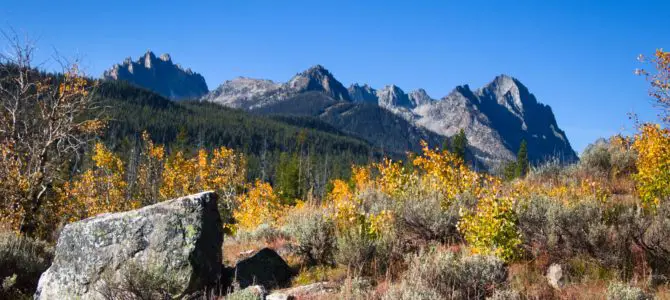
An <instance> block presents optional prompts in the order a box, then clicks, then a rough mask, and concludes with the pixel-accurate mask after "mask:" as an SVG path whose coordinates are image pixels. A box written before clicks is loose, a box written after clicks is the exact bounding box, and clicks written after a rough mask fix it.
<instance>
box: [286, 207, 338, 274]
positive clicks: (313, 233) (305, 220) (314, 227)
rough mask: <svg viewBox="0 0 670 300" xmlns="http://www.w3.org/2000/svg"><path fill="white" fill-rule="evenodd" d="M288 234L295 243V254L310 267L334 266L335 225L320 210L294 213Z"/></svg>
mask: <svg viewBox="0 0 670 300" xmlns="http://www.w3.org/2000/svg"><path fill="white" fill-rule="evenodd" d="M286 219H287V225H286V226H285V231H286V233H287V234H288V235H289V236H290V237H291V238H293V239H294V241H295V252H296V254H298V255H299V256H300V257H302V259H303V261H304V262H305V263H306V264H308V265H332V264H333V263H334V255H335V251H336V237H335V223H334V222H333V220H332V219H331V218H329V216H327V215H326V214H325V213H324V212H323V211H322V210H320V209H318V208H305V209H301V210H297V211H294V212H292V213H291V214H290V215H289V216H288V217H287V218H286Z"/></svg>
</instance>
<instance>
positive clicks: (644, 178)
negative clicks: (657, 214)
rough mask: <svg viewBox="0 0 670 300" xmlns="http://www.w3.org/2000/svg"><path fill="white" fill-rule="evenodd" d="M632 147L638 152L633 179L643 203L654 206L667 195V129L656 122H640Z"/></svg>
mask: <svg viewBox="0 0 670 300" xmlns="http://www.w3.org/2000/svg"><path fill="white" fill-rule="evenodd" d="M633 148H634V149H635V150H636V151H637V152H638V159H637V170H638V173H637V174H635V176H634V178H635V180H636V183H637V190H638V193H639V195H640V198H641V200H642V202H643V203H644V204H646V205H650V206H652V207H653V206H656V205H658V204H659V202H660V201H661V200H667V197H670V130H669V129H667V128H661V127H660V126H659V125H652V124H645V125H642V127H641V129H640V133H638V134H637V135H635V139H634V142H633Z"/></svg>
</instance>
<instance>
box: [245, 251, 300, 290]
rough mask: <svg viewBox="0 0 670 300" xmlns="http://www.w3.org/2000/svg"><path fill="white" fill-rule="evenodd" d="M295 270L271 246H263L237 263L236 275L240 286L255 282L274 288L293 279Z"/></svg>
mask: <svg viewBox="0 0 670 300" xmlns="http://www.w3.org/2000/svg"><path fill="white" fill-rule="evenodd" d="M292 275H293V271H292V270H291V268H290V267H289V266H288V264H286V262H285V261H284V259H282V258H281V256H279V254H277V252H275V251H274V250H272V249H270V248H263V249H261V250H259V251H258V252H256V253H255V254H254V255H252V256H250V257H248V258H245V259H242V260H240V261H239V262H237V263H236V264H235V270H234V276H235V280H237V281H238V282H239V284H240V287H243V288H244V287H248V286H251V285H254V284H258V285H262V286H264V287H265V288H268V289H272V288H275V287H281V286H284V285H286V284H288V283H290V281H291V276H292Z"/></svg>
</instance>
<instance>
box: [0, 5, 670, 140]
mask: <svg viewBox="0 0 670 300" xmlns="http://www.w3.org/2000/svg"><path fill="white" fill-rule="evenodd" d="M466 2H467V3H466ZM187 3H188V4H187ZM669 13H670V1H667V0H666V1H586V0H579V1H541V0H538V1H510V0H508V1H446V0H445V1H390V0H386V1H360V0H358V1H315V0H312V1H276V0H268V1H253V0H220V1H209V2H205V1H167V0H164V1H125V0H114V1H91V0H88V1H66V0H61V1H51V0H50V1H30V0H3V3H2V5H0V27H2V28H5V29H6V28H9V27H13V28H14V29H16V30H17V31H18V32H20V33H21V34H27V35H29V36H31V37H33V38H36V39H37V44H38V46H39V50H40V52H39V56H38V59H39V61H42V62H44V65H43V66H44V68H47V69H50V68H55V67H56V66H57V65H56V64H55V63H54V62H53V60H50V59H49V57H51V55H52V54H53V52H54V49H55V50H58V52H59V53H60V54H61V55H64V56H66V57H80V58H82V59H83V60H82V61H83V66H84V67H85V69H86V71H87V72H88V73H89V74H90V75H95V76H99V75H101V74H102V72H103V71H104V70H105V69H107V68H109V67H110V66H111V65H113V64H114V63H117V62H121V61H122V60H123V59H124V58H125V57H128V56H131V57H132V58H133V59H137V57H139V56H141V55H143V54H144V53H145V52H146V50H147V49H151V50H153V51H154V52H155V53H156V54H157V55H160V54H161V53H165V52H167V53H170V54H171V56H172V59H173V61H174V62H176V63H180V64H182V65H183V66H186V67H190V68H192V69H193V70H194V71H196V72H199V73H201V74H202V75H203V76H204V77H205V79H206V80H207V84H208V86H209V88H210V89H214V88H216V86H218V85H219V84H221V83H222V82H223V81H224V80H227V79H231V78H234V77H236V76H249V77H260V78H268V79H272V80H276V81H286V80H288V79H289V78H290V77H291V76H293V75H294V74H295V73H298V72H300V71H302V70H304V69H306V68H308V67H309V66H311V65H314V64H322V65H324V66H325V67H326V68H328V69H329V70H330V71H331V72H332V73H333V74H334V75H335V77H336V78H337V79H339V80H340V81H341V82H342V83H343V84H344V85H345V86H348V85H349V84H351V83H354V82H360V83H369V84H370V85H372V86H373V87H377V88H380V87H382V86H383V85H385V84H391V83H393V84H396V85H398V86H400V87H401V88H403V89H404V90H405V91H410V90H412V89H415V88H425V89H426V90H427V91H428V93H429V94H430V95H431V96H432V97H433V98H441V97H443V96H445V95H446V94H448V93H449V92H450V91H451V90H452V89H453V88H454V87H455V86H457V85H461V84H469V85H470V86H471V87H473V88H477V87H480V86H482V85H483V84H486V83H487V82H489V81H491V80H492V79H493V78H494V77H495V76H496V75H498V74H502V73H504V74H509V75H511V76H514V77H516V78H517V79H519V80H520V81H521V82H522V83H524V84H525V85H526V86H527V87H528V88H529V89H530V91H531V92H532V93H534V94H535V95H536V97H537V98H538V100H539V101H540V102H543V103H545V104H549V105H551V107H552V108H553V110H554V113H555V114H556V118H557V119H558V124H559V126H560V127H561V128H562V129H563V130H565V131H566V132H567V135H568V138H569V139H570V141H571V143H572V145H573V147H574V148H575V149H576V150H577V151H578V152H579V151H581V150H582V149H583V148H584V147H585V146H586V145H588V144H589V143H590V142H592V141H593V140H595V139H596V138H598V137H601V136H609V135H612V134H615V133H618V132H621V131H622V130H624V129H625V130H628V131H629V132H630V130H631V129H632V128H631V127H632V124H631V123H630V121H629V120H628V118H627V113H629V112H636V113H638V114H639V115H640V116H641V118H642V119H643V120H656V117H655V115H656V111H655V110H653V108H652V107H651V104H650V99H649V97H648V96H647V84H646V83H645V81H644V79H643V78H640V77H637V76H635V75H633V70H634V69H635V68H637V67H641V65H640V64H639V63H638V62H637V61H636V56H637V55H638V54H640V53H645V54H651V53H653V51H654V50H655V49H657V48H663V47H665V48H666V49H668V48H670V32H669V31H668V29H669V28H670V18H669V16H670V14H669Z"/></svg>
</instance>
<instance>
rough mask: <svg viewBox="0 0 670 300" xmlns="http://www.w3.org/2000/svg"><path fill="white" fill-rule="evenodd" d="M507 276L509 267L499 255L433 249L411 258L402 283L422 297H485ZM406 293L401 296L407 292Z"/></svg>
mask: <svg viewBox="0 0 670 300" xmlns="http://www.w3.org/2000/svg"><path fill="white" fill-rule="evenodd" d="M506 280H507V267H506V266H505V264H504V262H503V261H502V260H500V259H499V258H497V257H495V256H482V255H472V256H465V255H459V254H455V253H451V252H439V251H430V252H425V253H420V254H418V255H412V256H411V257H410V258H409V269H408V271H407V272H406V273H405V275H404V276H403V279H402V281H401V282H400V283H399V285H400V286H401V287H402V289H403V290H408V291H407V292H409V291H411V293H413V292H414V291H417V292H418V293H419V294H418V295H417V297H419V298H422V297H423V295H428V296H432V295H434V294H437V295H439V297H438V298H424V299H484V298H485V297H486V296H490V294H491V293H492V291H493V290H495V289H496V288H498V287H501V286H503V285H504V284H505V282H506ZM399 289H400V288H399ZM392 290H394V289H392ZM402 293H404V292H401V294H400V295H399V296H400V297H404V296H405V295H403V294H402ZM405 299H408V298H405Z"/></svg>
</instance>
